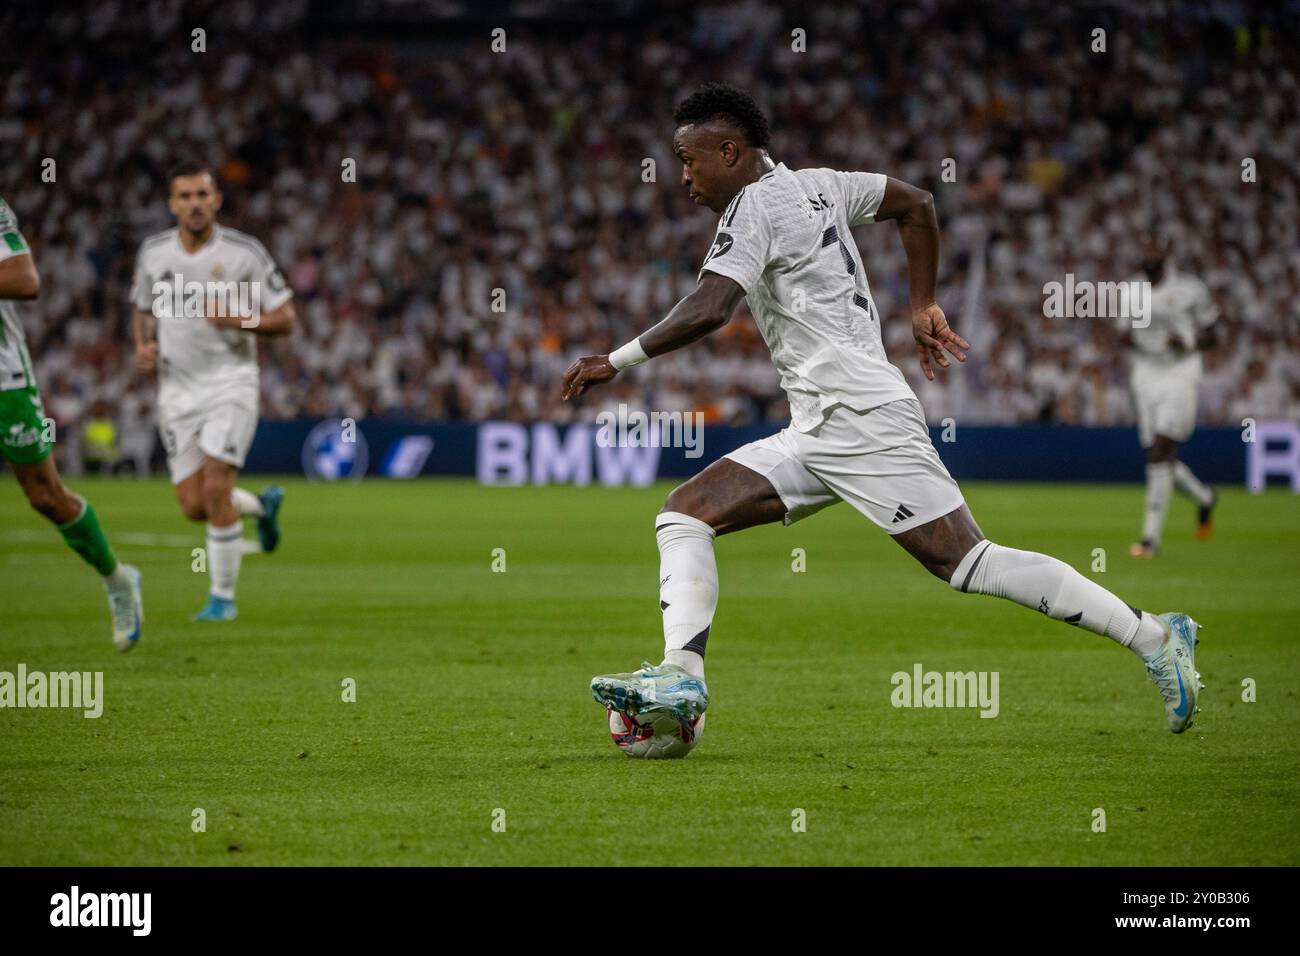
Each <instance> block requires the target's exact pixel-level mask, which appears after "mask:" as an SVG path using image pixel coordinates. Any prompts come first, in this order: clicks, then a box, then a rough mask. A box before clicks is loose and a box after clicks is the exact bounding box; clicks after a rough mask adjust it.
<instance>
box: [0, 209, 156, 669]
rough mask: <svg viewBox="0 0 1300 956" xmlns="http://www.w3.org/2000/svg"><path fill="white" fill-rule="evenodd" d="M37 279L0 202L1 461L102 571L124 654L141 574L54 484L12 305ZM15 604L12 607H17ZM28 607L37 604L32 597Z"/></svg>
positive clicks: (135, 629) (87, 510) (78, 501)
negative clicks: (119, 556)
mask: <svg viewBox="0 0 1300 956" xmlns="http://www.w3.org/2000/svg"><path fill="white" fill-rule="evenodd" d="M40 291H41V277H40V274H39V273H38V272H37V271H36V260H35V259H34V258H33V257H32V251H31V249H30V248H29V247H28V245H27V240H26V239H24V238H23V234H22V233H21V232H19V231H18V218H17V217H16V216H15V215H14V214H13V210H11V209H10V208H9V204H8V203H6V202H5V201H4V200H3V199H0V456H3V457H4V459H5V460H6V461H8V462H9V464H10V465H11V466H12V467H13V470H14V474H15V475H16V476H17V477H18V484H19V485H20V486H21V487H22V489H23V494H24V495H26V496H27V501H28V503H29V504H31V506H32V508H34V509H35V510H36V511H37V512H39V513H40V514H41V515H43V516H44V517H45V518H47V519H49V520H50V521H51V522H52V523H53V524H54V526H55V527H57V528H58V529H59V533H60V534H61V535H63V540H64V541H66V542H67V544H68V547H70V548H72V550H73V551H76V552H77V554H79V555H81V557H82V560H84V561H85V562H86V563H87V564H89V565H90V566H91V567H92V568H94V569H95V570H96V571H98V572H99V575H100V577H101V578H102V579H103V581H104V589H105V590H106V591H107V592H108V607H109V612H110V613H111V615H112V618H113V645H114V646H115V647H116V648H117V649H118V650H120V651H129V650H131V648H133V647H135V645H136V642H137V641H139V640H140V628H141V624H142V623H143V621H144V604H143V602H142V601H141V599H140V572H139V571H138V570H137V569H136V568H134V567H132V566H131V565H129V564H123V563H122V562H121V561H119V560H118V559H117V556H116V555H115V554H114V553H113V548H112V546H111V545H110V544H109V543H108V538H107V537H105V535H104V530H103V528H101V527H100V525H99V516H98V515H97V514H96V513H95V507H94V505H92V504H91V503H90V502H89V501H87V500H86V499H85V498H83V497H81V496H80V495H78V494H74V493H73V492H72V491H70V490H69V489H68V487H67V486H66V485H64V483H63V481H62V480H61V479H60V478H59V470H58V468H57V467H55V464H54V455H53V454H51V452H52V451H53V444H52V442H53V435H52V434H50V431H49V428H48V427H47V422H46V418H45V408H44V405H43V403H42V402H41V393H40V389H38V388H37V387H36V376H35V374H34V373H33V371H32V357H31V355H30V354H29V353H28V351H27V342H26V336H25V335H24V334H23V323H22V317H21V316H19V314H18V310H17V309H16V308H14V304H13V303H14V300H31V299H35V298H36V297H37V296H38V295H39V294H40ZM19 600H20V599H18V598H17V597H15V604H17V603H19ZM29 600H36V599H35V598H29Z"/></svg>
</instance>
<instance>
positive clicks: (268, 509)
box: [257, 485, 284, 554]
mask: <svg viewBox="0 0 1300 956" xmlns="http://www.w3.org/2000/svg"><path fill="white" fill-rule="evenodd" d="M258 498H259V499H260V500H261V502H262V517H260V518H258V519H257V540H258V542H259V543H260V544H261V545H262V551H263V552H264V553H265V554H270V553H271V552H272V551H274V550H275V549H276V548H278V547H279V546H280V506H281V505H283V504H284V489H283V488H281V487H280V486H279V485H272V486H271V487H270V488H267V489H266V490H265V491H263V492H262V493H261V494H260V495H258Z"/></svg>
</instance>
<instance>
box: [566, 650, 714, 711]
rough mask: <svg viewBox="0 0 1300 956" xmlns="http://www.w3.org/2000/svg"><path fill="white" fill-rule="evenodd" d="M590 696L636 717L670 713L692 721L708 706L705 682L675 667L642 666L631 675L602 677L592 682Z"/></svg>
mask: <svg viewBox="0 0 1300 956" xmlns="http://www.w3.org/2000/svg"><path fill="white" fill-rule="evenodd" d="M591 696H592V697H594V698H595V699H596V702H597V703H600V704H604V705H605V706H606V707H608V708H609V709H610V710H616V711H618V712H619V713H620V714H627V715H628V716H630V717H635V716H636V715H637V714H647V713H656V712H659V713H672V714H676V715H677V716H678V717H681V718H683V719H685V720H694V719H695V718H696V717H698V716H700V714H702V713H704V711H705V710H707V709H708V707H709V689H708V687H707V686H705V683H704V680H703V679H702V678H699V677H692V676H691V675H690V674H689V673H688V672H686V671H685V670H683V669H682V668H680V667H678V666H677V665H676V664H651V663H648V662H647V663H644V664H642V665H641V669H640V670H639V671H633V672H632V673H630V674H602V675H601V676H599V677H593V678H592V679H591Z"/></svg>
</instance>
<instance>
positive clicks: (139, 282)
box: [131, 163, 294, 621]
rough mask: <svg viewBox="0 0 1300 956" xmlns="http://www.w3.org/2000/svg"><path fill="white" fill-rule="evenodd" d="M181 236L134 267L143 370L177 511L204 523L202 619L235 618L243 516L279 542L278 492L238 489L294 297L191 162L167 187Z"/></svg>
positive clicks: (266, 538) (204, 172) (166, 235)
mask: <svg viewBox="0 0 1300 956" xmlns="http://www.w3.org/2000/svg"><path fill="white" fill-rule="evenodd" d="M168 186H169V189H170V197H169V208H170V209H171V212H172V214H173V215H174V216H175V217H176V227H175V228H174V229H167V230H165V231H163V232H160V233H157V234H155V235H152V236H149V237H148V238H147V239H145V241H144V242H143V243H141V245H140V252H139V255H138V257H137V259H136V266H135V279H134V282H133V284H132V290H131V299H132V303H133V305H134V306H135V324H134V331H135V343H136V367H137V368H138V369H139V370H140V371H141V372H144V373H146V374H148V373H153V372H155V371H156V372H157V374H158V418H159V421H158V429H159V431H160V433H161V434H162V439H163V445H164V446H165V447H166V450H167V465H168V468H169V470H170V471H171V479H172V484H174V485H175V486H176V499H177V501H178V502H179V503H180V506H181V511H182V512H184V514H185V517H187V518H189V519H190V520H191V521H206V522H207V543H208V549H207V555H208V574H209V577H210V582H211V584H210V590H209V595H208V601H207V604H206V605H205V606H204V607H203V609H202V610H200V611H199V612H198V613H197V614H196V615H194V619H195V620H203V621H229V620H233V619H234V618H235V616H236V609H235V583H236V581H237V579H238V577H239V565H240V561H241V557H242V554H243V517H244V516H253V517H256V518H257V521H258V537H259V539H260V541H261V546H262V550H263V551H268V552H269V551H273V550H275V548H276V546H277V545H278V544H279V540H280V528H279V521H278V516H279V510H280V505H281V502H282V501H283V498H284V494H283V491H282V490H281V489H280V488H278V487H275V486H272V487H271V488H268V489H266V490H265V491H264V492H262V494H261V495H255V494H253V493H252V492H250V491H245V490H244V489H242V488H237V487H235V479H236V477H237V475H238V472H239V469H240V468H242V467H243V464H244V458H245V456H246V455H247V454H248V449H249V446H251V445H252V443H253V434H254V433H255V432H256V431H257V408H258V370H257V336H259V335H286V334H288V333H289V332H290V331H292V329H293V323H294V308H293V302H292V298H293V293H292V292H291V291H290V289H289V288H288V285H287V284H286V283H285V281H284V276H283V275H281V273H280V270H279V269H278V268H276V265H275V262H274V261H273V260H272V259H271V256H270V254H269V253H268V252H267V251H266V247H265V246H263V245H262V244H261V243H260V242H258V241H257V240H256V239H254V238H253V237H252V236H248V235H245V234H244V233H242V232H237V231H236V230H234V229H228V228H226V227H224V226H220V225H218V224H217V221H216V215H217V212H218V210H220V208H221V192H220V190H219V189H218V188H217V184H216V181H215V179H214V177H213V175H212V172H211V171H210V170H209V169H208V168H207V167H206V166H203V165H200V164H197V163H186V164H182V165H180V166H178V167H176V168H175V169H174V170H173V171H172V174H171V175H170V176H169V177H168Z"/></svg>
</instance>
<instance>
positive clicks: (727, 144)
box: [718, 139, 740, 166]
mask: <svg viewBox="0 0 1300 956" xmlns="http://www.w3.org/2000/svg"><path fill="white" fill-rule="evenodd" d="M718 152H719V153H720V154H721V155H722V162H723V165H725V166H735V165H736V163H738V162H739V161H740V146H739V145H738V144H737V143H736V141H735V140H734V139H724V140H723V141H722V143H721V145H719V147H718Z"/></svg>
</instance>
